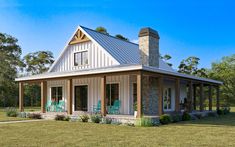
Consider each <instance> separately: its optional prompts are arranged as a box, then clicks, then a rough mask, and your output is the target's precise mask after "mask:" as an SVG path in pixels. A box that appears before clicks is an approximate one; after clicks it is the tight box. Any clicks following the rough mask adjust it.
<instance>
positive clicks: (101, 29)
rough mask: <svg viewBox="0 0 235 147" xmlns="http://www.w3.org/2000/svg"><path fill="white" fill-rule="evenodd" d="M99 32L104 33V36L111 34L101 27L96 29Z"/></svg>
mask: <svg viewBox="0 0 235 147" xmlns="http://www.w3.org/2000/svg"><path fill="white" fill-rule="evenodd" d="M95 30H96V31H97V32H100V33H104V34H109V33H108V32H107V30H106V28H104V27H102V26H99V27H97V28H96V29H95Z"/></svg>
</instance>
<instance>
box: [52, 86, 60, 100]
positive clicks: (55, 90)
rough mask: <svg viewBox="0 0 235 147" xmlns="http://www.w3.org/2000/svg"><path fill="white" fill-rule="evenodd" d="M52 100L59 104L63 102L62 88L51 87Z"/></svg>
mask: <svg viewBox="0 0 235 147" xmlns="http://www.w3.org/2000/svg"><path fill="white" fill-rule="evenodd" d="M51 100H52V101H55V102H57V103H58V102H59V101H60V100H62V87H51Z"/></svg>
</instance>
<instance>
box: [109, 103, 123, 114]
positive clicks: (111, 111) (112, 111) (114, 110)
mask: <svg viewBox="0 0 235 147" xmlns="http://www.w3.org/2000/svg"><path fill="white" fill-rule="evenodd" d="M120 105H121V101H120V100H115V101H114V103H113V106H110V107H109V110H108V113H109V114H120V111H119V109H120Z"/></svg>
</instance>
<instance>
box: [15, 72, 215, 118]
mask: <svg viewBox="0 0 235 147" xmlns="http://www.w3.org/2000/svg"><path fill="white" fill-rule="evenodd" d="M58 81H60V82H58ZM61 81H62V82H61ZM84 81H86V82H84ZM35 82H36V83H40V85H41V112H43V113H45V112H46V103H47V101H48V100H49V99H51V98H52V97H51V87H53V86H55V85H57V86H60V85H62V89H63V90H64V94H63V100H64V101H65V106H64V107H65V109H64V110H65V111H66V112H67V113H68V114H73V113H76V106H75V91H76V90H75V87H76V86H77V87H79V86H84V85H87V88H88V91H89V90H90V91H89V92H88V94H87V108H86V109H87V110H84V111H88V112H92V106H94V105H97V104H98V101H99V100H100V101H101V108H100V109H101V110H100V112H101V114H102V115H104V116H105V115H106V114H107V106H109V105H112V97H114V98H113V99H114V100H115V99H118V100H120V102H121V104H120V113H119V115H133V113H134V107H135V105H134V104H135V103H136V105H137V117H141V116H142V115H149V116H159V115H161V114H163V113H165V112H168V111H176V112H177V111H180V106H181V105H180V103H181V102H182V101H185V99H186V100H187V101H188V106H187V108H186V109H187V111H192V110H195V109H196V106H197V105H199V106H200V111H203V110H204V102H205V98H206V96H205V92H204V88H205V87H208V96H207V98H208V101H209V106H208V107H209V110H212V91H213V90H212V88H215V89H216V106H217V108H219V85H218V84H214V83H210V82H205V81H199V80H193V79H189V78H183V77H177V76H170V75H167V74H159V73H154V72H149V71H128V72H113V73H106V74H93V75H82V76H72V77H63V78H48V79H40V80H28V81H20V82H19V109H20V111H23V110H24V107H23V93H24V84H25V83H35ZM115 83H116V84H117V83H118V85H119V86H118V89H119V90H118V94H117V95H118V96H116V97H115V96H111V95H112V94H111V95H109V93H107V84H110V85H111V84H115ZM94 85H95V86H94ZM197 88H199V89H200V90H199V94H200V96H199V97H196V96H197V95H196V91H198V90H197ZM166 89H171V90H169V91H170V92H168V93H170V95H171V96H170V99H169V96H168V95H167V94H165V92H166V91H168V90H166ZM109 90H110V89H109ZM134 90H135V91H136V92H134ZM111 91H112V89H111ZM114 93H115V92H114ZM114 95H115V94H114ZM159 98H160V99H159ZM110 99H111V100H110ZM197 99H198V100H197Z"/></svg>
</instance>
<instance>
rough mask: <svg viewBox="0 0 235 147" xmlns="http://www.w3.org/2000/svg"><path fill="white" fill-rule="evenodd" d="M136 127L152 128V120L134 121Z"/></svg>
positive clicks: (144, 118)
mask: <svg viewBox="0 0 235 147" xmlns="http://www.w3.org/2000/svg"><path fill="white" fill-rule="evenodd" d="M136 126H142V127H151V126H153V123H152V119H151V118H147V117H142V118H140V119H138V120H137V121H136Z"/></svg>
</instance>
